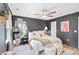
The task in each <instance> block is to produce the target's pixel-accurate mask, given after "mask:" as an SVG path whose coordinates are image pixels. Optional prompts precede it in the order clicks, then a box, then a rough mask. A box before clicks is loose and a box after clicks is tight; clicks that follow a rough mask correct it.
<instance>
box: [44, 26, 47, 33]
mask: <svg viewBox="0 0 79 59" xmlns="http://www.w3.org/2000/svg"><path fill="white" fill-rule="evenodd" d="M44 32H45V34H48V28H47V26H45V28H44Z"/></svg>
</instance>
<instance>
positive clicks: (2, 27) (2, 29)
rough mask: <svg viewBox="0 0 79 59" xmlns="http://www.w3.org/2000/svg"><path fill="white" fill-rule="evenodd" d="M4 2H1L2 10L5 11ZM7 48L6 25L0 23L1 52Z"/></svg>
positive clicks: (0, 9) (0, 8) (0, 7)
mask: <svg viewBox="0 0 79 59" xmlns="http://www.w3.org/2000/svg"><path fill="white" fill-rule="evenodd" d="M4 10H5V6H4V4H2V3H0V11H4ZM5 50H6V45H5V25H4V24H0V54H1V53H2V52H4V51H5Z"/></svg>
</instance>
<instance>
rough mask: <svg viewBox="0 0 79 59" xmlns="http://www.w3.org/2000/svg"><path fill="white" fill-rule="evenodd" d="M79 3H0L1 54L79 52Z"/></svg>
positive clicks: (71, 53)
mask: <svg viewBox="0 0 79 59" xmlns="http://www.w3.org/2000/svg"><path fill="white" fill-rule="evenodd" d="M78 6H79V4H78V3H72V4H71V3H66V4H65V3H0V16H1V17H0V20H1V25H0V27H1V28H0V33H2V34H0V37H1V38H0V54H2V55H51V54H52V55H73V54H75V55H76V54H77V55H78V54H79V52H78V49H79V44H78V42H79V39H78V35H79V33H78V30H79V29H78V24H79V23H78V22H79V21H78V18H79V16H78V15H79V7H78ZM3 11H5V12H3ZM3 13H4V15H3ZM5 14H6V15H8V16H7V17H6V16H5ZM3 16H4V18H5V19H4V20H5V21H2V17H3ZM26 49H27V50H26ZM38 50H41V51H38Z"/></svg>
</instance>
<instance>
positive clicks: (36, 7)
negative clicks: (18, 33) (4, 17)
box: [8, 3, 79, 20]
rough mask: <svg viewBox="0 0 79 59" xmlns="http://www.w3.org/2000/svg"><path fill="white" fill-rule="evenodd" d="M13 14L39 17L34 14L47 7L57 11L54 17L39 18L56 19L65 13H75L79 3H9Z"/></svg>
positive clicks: (78, 9)
mask: <svg viewBox="0 0 79 59" xmlns="http://www.w3.org/2000/svg"><path fill="white" fill-rule="evenodd" d="M8 5H9V7H10V9H11V11H12V13H13V15H18V16H25V17H31V18H38V16H36V15H34V14H36V13H40V11H41V10H42V9H47V10H50V11H54V10H55V11H56V13H55V14H53V16H54V17H52V18H49V17H47V18H43V17H40V18H38V19H44V20H48V19H54V18H56V17H60V16H63V15H67V14H71V13H75V12H78V11H79V3H9V4H8Z"/></svg>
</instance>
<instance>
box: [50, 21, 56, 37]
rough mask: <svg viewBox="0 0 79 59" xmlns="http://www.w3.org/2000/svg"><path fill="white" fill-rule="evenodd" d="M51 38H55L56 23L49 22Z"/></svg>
mask: <svg viewBox="0 0 79 59" xmlns="http://www.w3.org/2000/svg"><path fill="white" fill-rule="evenodd" d="M51 36H53V37H56V21H54V22H51Z"/></svg>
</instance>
